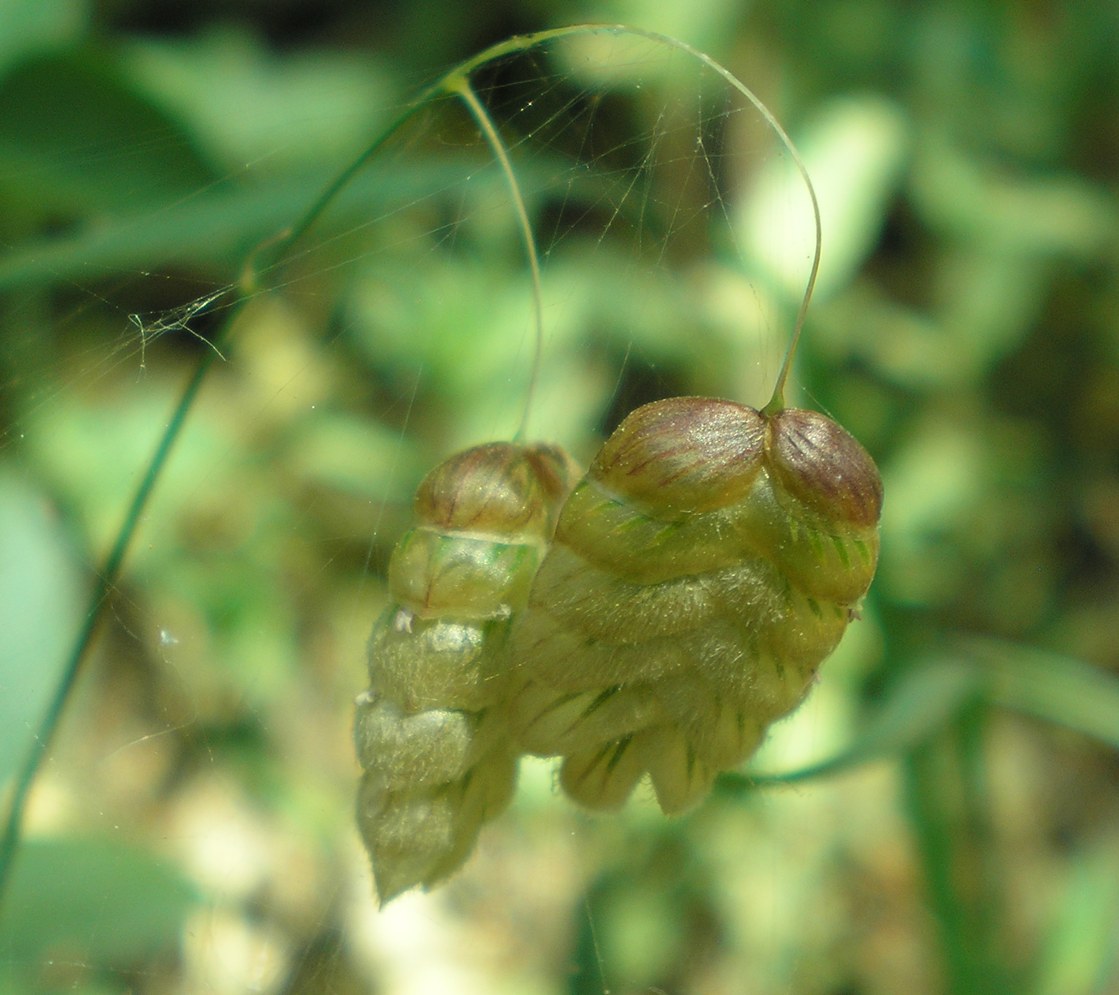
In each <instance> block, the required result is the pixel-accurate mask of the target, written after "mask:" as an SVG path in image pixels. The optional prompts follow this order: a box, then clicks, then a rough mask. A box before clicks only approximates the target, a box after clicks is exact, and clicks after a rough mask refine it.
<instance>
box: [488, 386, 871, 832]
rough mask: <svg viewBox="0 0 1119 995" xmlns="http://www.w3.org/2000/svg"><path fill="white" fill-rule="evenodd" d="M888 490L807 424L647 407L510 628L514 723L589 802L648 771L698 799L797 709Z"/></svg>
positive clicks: (844, 610)
mask: <svg viewBox="0 0 1119 995" xmlns="http://www.w3.org/2000/svg"><path fill="white" fill-rule="evenodd" d="M881 506H882V485H881V480H880V478H879V475H878V470H877V468H876V467H875V465H874V462H873V460H872V459H871V458H870V456H869V455H868V454H867V453H866V451H865V450H864V449H863V448H862V447H861V446H860V445H859V443H858V442H856V441H855V439H854V438H853V437H852V436H850V435H849V434H848V433H847V432H846V431H845V430H844V429H842V428H841V427H840V426H839V425H837V424H836V423H835V422H833V421H832V420H830V419H829V418H826V417H825V416H823V415H821V414H818V413H816V412H813V411H805V410H799V409H783V410H779V411H777V412H776V413H773V414H769V413H763V412H760V411H757V410H755V409H753V408H750V407H746V406H745V405H741V404H736V403H734V402H731V401H724V400H716V399H710V398H696V397H681V398H672V399H669V400H665V401H659V402H656V403H654V404H649V405H646V406H644V407H642V408H639V409H637V410H636V411H634V412H633V413H631V414H630V415H629V417H628V418H626V419H625V421H624V422H623V423H622V424H621V426H619V428H618V429H617V431H616V432H615V433H614V434H613V435H612V436H611V437H610V438H609V439H608V440H607V442H606V443H605V445H604V446H603V448H602V449H601V451H600V452H599V454H598V456H597V457H596V458H595V460H594V462H593V463H592V465H591V467H590V470H589V471H588V473H587V475H586V476H585V477H584V478H583V480H582V481H581V482H580V483H579V484H578V485H577V486H576V487H575V490H574V491H573V492H572V494H571V496H570V498H569V499H568V500H567V502H566V504H565V505H564V508H563V511H562V514H561V516H560V520H559V523H558V525H557V529H556V535H555V538H554V541H553V544H552V546H551V549H550V550H549V552H548V555H547V556H546V557H545V558H544V561H543V563H542V564H541V566H540V569H539V570H538V571H537V573H536V578H535V580H534V582H533V585H532V592H531V595H530V597H529V604H528V607H527V608H526V610H525V611H524V612H522V613H521V614H520V615H519V616H518V617H517V619H516V620H515V623H514V629H513V634H512V636H511V639H510V654H509V659H510V661H511V663H512V665H513V667H514V670H515V675H514V679H515V687H514V691H513V698H512V705H511V713H512V721H513V725H514V728H515V730H516V733H517V736H518V738H519V740H520V743H521V745H522V746H523V748H524V749H525V751H526V752H532V753H538V754H541V755H560V756H562V757H563V758H564V760H563V766H562V770H561V774H560V783H561V784H562V786H563V788H564V790H565V791H566V792H567V793H568V794H569V795H570V796H571V797H572V798H574V799H575V800H577V801H579V802H580V803H582V804H584V805H586V806H588V807H591V808H597V809H609V808H614V807H616V806H619V805H621V804H622V803H624V802H625V800H626V799H627V798H628V797H629V795H630V793H631V792H632V790H633V788H634V786H635V784H636V783H637V781H638V780H639V779H640V778H641V777H642V776H643V775H645V774H647V775H648V776H649V778H650V779H651V781H652V785H653V788H654V790H655V792H656V796H657V800H658V802H659V803H660V806H661V808H662V809H663V810H664V811H665V812H666V813H671V812H679V811H682V810H683V809H685V808H687V807H689V806H690V805H692V804H694V803H695V802H697V801H699V800H700V799H701V798H702V797H703V796H704V795H705V794H706V792H707V791H708V789H709V788H710V786H711V783H712V781H713V780H714V778H715V776H716V774H717V773H718V772H719V771H721V770H726V769H728V768H731V767H735V766H737V765H739V764H740V763H741V762H742V761H743V760H744V759H745V758H746V757H747V756H748V755H749V754H750V753H751V752H753V750H754V749H755V748H756V746H757V745H758V743H759V742H760V741H761V739H762V737H763V736H764V734H765V730H766V729H767V727H768V726H769V725H770V724H771V723H772V722H774V721H775V720H776V719H778V718H780V717H781V716H783V715H786V714H787V713H788V712H789V711H791V710H792V709H793V708H795V707H796V706H797V704H798V703H799V702H800V701H801V700H802V699H803V697H804V696H805V694H806V693H807V691H808V688H809V686H810V684H811V682H812V680H813V677H814V675H815V673H816V670H817V667H818V666H819V665H820V663H821V661H822V660H823V659H824V658H825V657H827V656H828V654H830V653H831V651H832V650H833V649H834V648H835V646H836V644H837V643H838V642H839V639H840V637H841V636H842V635H843V632H844V630H845V628H846V626H847V623H848V621H849V619H850V618H851V617H852V615H853V613H854V611H855V609H856V608H857V606H858V604H859V601H860V599H861V598H862V597H863V595H864V594H865V593H866V590H867V588H868V587H869V585H870V582H871V579H872V578H873V576H874V571H875V566H876V563H877V558H878V519H879V515H880V512H881Z"/></svg>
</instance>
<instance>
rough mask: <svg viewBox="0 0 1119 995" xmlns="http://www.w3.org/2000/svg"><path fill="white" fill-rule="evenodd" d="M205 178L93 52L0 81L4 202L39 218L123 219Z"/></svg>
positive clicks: (39, 64)
mask: <svg viewBox="0 0 1119 995" xmlns="http://www.w3.org/2000/svg"><path fill="white" fill-rule="evenodd" d="M212 178H213V177H212V175H211V174H210V172H209V170H208V169H207V167H206V166H205V165H204V164H203V163H202V161H201V159H200V158H199V156H198V154H197V153H196V152H195V151H194V148H193V146H192V144H191V141H190V138H189V136H188V135H186V134H185V133H184V132H183V131H182V129H181V128H180V127H179V126H178V125H177V124H176V123H175V122H174V121H173V120H172V119H171V118H170V117H168V116H167V115H166V114H164V113H163V112H162V111H160V110H159V109H158V108H157V107H155V105H154V104H152V103H151V102H149V101H148V100H147V99H146V98H145V97H143V96H141V95H139V94H137V93H134V92H133V91H132V90H131V89H129V88H128V86H127V85H126V84H125V83H124V81H123V80H122V79H121V77H120V75H119V74H118V73H117V72H116V70H115V68H114V67H113V66H112V64H111V63H109V62H108V61H106V60H104V59H101V58H99V57H98V56H97V55H96V54H95V53H93V52H90V53H68V54H63V55H45V56H42V57H39V58H36V59H33V60H29V61H27V62H24V63H22V64H21V65H20V66H18V67H17V68H16V69H15V70H13V71H12V72H11V73H10V74H9V75H8V76H7V78H5V79H4V80H2V81H0V194H2V195H4V196H5V198H6V199H11V200H13V201H15V202H16V203H21V204H24V205H35V208H36V209H37V210H38V211H40V212H42V211H48V212H49V211H66V212H72V213H75V214H78V215H85V216H89V215H94V214H98V213H100V212H109V213H115V212H121V211H127V212H129V213H132V212H135V211H136V210H137V209H141V208H144V207H149V208H150V207H155V206H159V205H163V204H167V203H170V202H173V201H175V200H177V199H179V198H180V197H184V196H187V195H188V194H190V193H193V192H194V191H196V190H197V189H198V188H199V187H200V186H201V185H203V184H205V183H207V182H209V181H210V180H211V179H212ZM25 209H29V208H25Z"/></svg>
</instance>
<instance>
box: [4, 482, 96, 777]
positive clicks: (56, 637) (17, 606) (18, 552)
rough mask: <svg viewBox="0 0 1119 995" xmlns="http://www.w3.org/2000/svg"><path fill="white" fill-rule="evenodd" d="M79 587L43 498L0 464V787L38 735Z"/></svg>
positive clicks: (75, 615) (72, 628)
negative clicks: (0, 466)
mask: <svg viewBox="0 0 1119 995" xmlns="http://www.w3.org/2000/svg"><path fill="white" fill-rule="evenodd" d="M82 586H83V585H82V582H81V576H80V571H79V567H78V563H77V560H76V558H75V556H74V551H73V549H72V548H71V546H70V543H69V541H68V538H67V536H66V535H65V533H64V532H63V529H62V523H61V519H60V518H59V517H58V516H57V515H54V514H52V509H51V507H50V504H49V502H48V500H47V498H46V497H45V496H44V495H43V494H41V493H40V492H38V491H36V490H35V489H34V487H32V486H31V485H30V484H28V483H26V482H25V481H23V480H22V479H20V478H19V477H18V476H17V475H16V474H15V473H14V472H13V471H12V470H8V469H0V784H3V783H4V782H5V781H7V779H8V778H9V777H11V775H12V773H13V772H14V770H15V768H16V765H17V764H18V763H19V762H20V761H21V760H22V759H23V758H24V756H25V755H26V752H27V749H28V746H29V744H30V743H31V740H32V738H33V737H34V736H35V735H36V734H37V732H38V729H39V723H40V721H41V720H42V717H43V714H44V712H45V710H46V707H47V702H48V701H49V699H50V696H51V692H52V691H53V690H54V688H55V686H56V685H57V683H58V681H59V677H60V674H61V672H62V669H63V667H64V666H65V664H66V660H67V654H68V652H69V650H70V644H71V642H72V641H73V639H74V637H75V635H76V632H77V627H78V620H79V616H80V607H81V594H82Z"/></svg>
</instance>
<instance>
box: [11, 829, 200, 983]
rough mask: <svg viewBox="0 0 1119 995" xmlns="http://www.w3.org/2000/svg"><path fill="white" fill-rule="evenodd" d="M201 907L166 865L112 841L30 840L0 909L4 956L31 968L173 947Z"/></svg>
mask: <svg viewBox="0 0 1119 995" xmlns="http://www.w3.org/2000/svg"><path fill="white" fill-rule="evenodd" d="M196 900H197V896H196V894H195V890H194V888H193V886H192V885H191V884H190V883H189V882H188V881H187V880H186V879H185V878H184V877H183V876H182V874H181V873H180V872H179V871H178V870H177V869H176V868H175V867H174V866H172V865H171V864H170V863H168V862H167V861H166V860H164V859H163V858H160V857H157V856H156V855H154V854H152V853H151V852H149V851H147V850H143V849H140V848H138V847H134V846H132V845H129V844H126V843H121V842H117V841H114V840H108V839H93V838H59V839H32V840H28V841H26V842H25V843H24V844H23V846H22V847H21V848H20V851H19V854H18V856H17V858H16V863H15V868H14V870H13V872H12V878H11V883H10V885H9V888H8V891H7V893H6V895H5V898H4V904H3V906H2V907H0V950H3V952H4V956H5V958H8V959H10V961H11V962H12V963H13V965H16V964H23V965H25V967H26V968H29V969H34V967H35V965H36V964H38V963H39V962H40V961H41V959H42V958H44V957H49V956H50V955H51V952H52V951H65V952H66V955H67V956H69V957H74V956H81V957H83V958H84V959H87V960H90V961H92V962H93V963H95V964H106V963H112V962H128V961H134V960H138V959H140V958H143V957H145V956H147V955H150V954H151V953H153V952H155V951H158V950H164V949H167V948H169V947H171V946H173V945H174V944H175V943H176V941H177V939H178V937H179V933H180V930H181V928H182V925H183V920H184V919H185V917H186V915H187V913H188V912H189V911H190V909H191V906H192V905H193V904H194V903H195V901H196Z"/></svg>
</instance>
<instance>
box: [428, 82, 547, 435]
mask: <svg viewBox="0 0 1119 995" xmlns="http://www.w3.org/2000/svg"><path fill="white" fill-rule="evenodd" d="M446 88H447V89H448V90H449V91H450V92H452V93H456V94H458V96H460V97H461V98H462V99H463V102H464V103H465V104H466V106H467V107H469V108H470V113H471V114H472V115H473V116H474V120H475V121H477V122H478V127H479V128H481V129H482V134H483V135H485V137H486V141H487V143H488V144H489V146H490V148H491V149H493V154H494V155H495V156H497V161H498V162H499V163H500V164H501V171H502V172H503V173H504V174H505V181H506V182H507V183H508V185H509V195H510V196H511V197H512V198H513V206H514V209H515V210H516V212H517V222H518V224H519V225H520V229H521V238H522V240H523V241H524V245H525V255H527V256H528V268H529V270H530V271H531V273H532V308H533V324H534V326H535V328H534V335H535V346H534V349H533V356H532V367H531V370H530V372H529V379H528V389H527V391H526V393H525V406H524V410H523V411H522V413H521V423H520V425H519V426H518V427H517V433H516V435H515V436H514V437H513V438H514V439H516V440H518V441H520V440H522V439H523V438H524V435H525V430H526V428H527V427H528V417H529V412H530V411H531V409H532V399H533V397H534V395H535V394H536V384H537V381H539V379H540V364H541V362H542V357H543V354H544V297H543V290H542V289H541V278H540V256H539V253H538V252H537V250H536V238H535V237H534V236H533V234H532V223H531V222H530V221H529V219H528V208H527V207H526V206H525V199H524V196H523V195H522V194H521V186H520V184H519V183H518V182H517V174H516V173H515V172H514V171H513V164H512V162H510V161H509V153H508V151H507V150H506V148H505V143H504V142H503V141H502V140H501V136H500V135H499V134H498V133H497V128H495V127H494V124H493V120H492V119H491V118H490V116H489V114H488V113H487V112H486V109H485V107H483V106H482V102H481V101H480V100H479V99H478V96H477V94H476V93H475V92H474V88H473V87H472V86H471V85H470V80H469V79H468V78H467V76H466V75H465V74H464V73H455V74H453V75H452V76H451V77H450V78H448V80H447V82H446Z"/></svg>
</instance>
